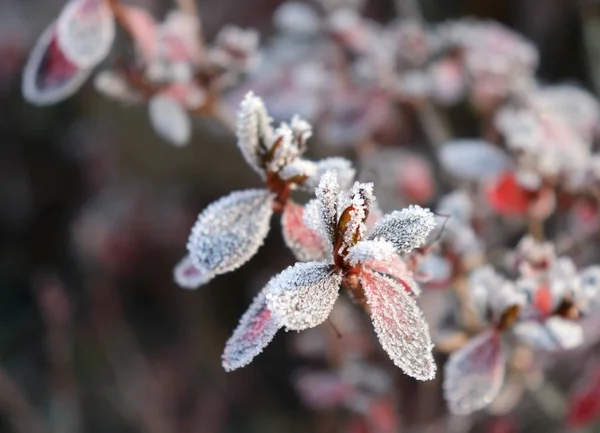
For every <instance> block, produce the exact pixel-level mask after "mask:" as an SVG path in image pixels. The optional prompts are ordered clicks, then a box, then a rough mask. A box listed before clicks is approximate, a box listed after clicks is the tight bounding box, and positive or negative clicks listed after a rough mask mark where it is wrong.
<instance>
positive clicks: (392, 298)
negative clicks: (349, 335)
mask: <svg viewBox="0 0 600 433" xmlns="http://www.w3.org/2000/svg"><path fill="white" fill-rule="evenodd" d="M360 281H361V284H362V287H363V290H364V292H365V295H366V298H367V302H368V304H369V308H370V311H371V319H372V320H373V325H374V326H375V331H376V332H377V336H378V338H379V341H380V343H381V345H382V347H383V348H384V350H385V351H386V352H387V354H388V355H389V357H390V358H391V360H392V361H393V362H394V364H396V365H397V366H398V367H400V368H401V369H402V371H404V373H406V374H408V375H409V376H412V377H414V378H415V379H419V380H429V379H433V377H434V376H435V371H436V365H435V361H434V359H433V354H432V349H433V344H432V343H431V337H430V336H429V327H428V326H427V323H426V322H425V318H424V317H423V313H422V312H421V310H420V309H419V307H418V306H417V303H416V302H415V301H414V299H412V298H411V297H410V295H409V293H408V292H407V291H406V290H405V289H404V288H403V287H401V286H400V285H399V284H398V283H397V282H396V281H394V280H392V279H391V278H388V277H386V276H383V275H381V274H378V273H376V272H373V271H369V270H363V272H362V273H361V274H360Z"/></svg>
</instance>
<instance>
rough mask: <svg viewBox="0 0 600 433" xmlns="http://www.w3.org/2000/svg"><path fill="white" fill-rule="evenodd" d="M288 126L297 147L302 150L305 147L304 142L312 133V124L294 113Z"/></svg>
mask: <svg viewBox="0 0 600 433" xmlns="http://www.w3.org/2000/svg"><path fill="white" fill-rule="evenodd" d="M290 128H291V129H292V133H293V135H294V142H295V143H296V145H297V146H298V149H300V151H304V150H305V149H306V142H307V141H308V139H309V138H310V137H312V135H313V129H312V125H311V124H310V123H308V122H307V121H306V120H304V119H303V118H302V117H300V116H299V115H298V114H295V115H294V117H292V121H291V122H290Z"/></svg>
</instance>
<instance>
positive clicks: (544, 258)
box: [516, 235, 556, 275]
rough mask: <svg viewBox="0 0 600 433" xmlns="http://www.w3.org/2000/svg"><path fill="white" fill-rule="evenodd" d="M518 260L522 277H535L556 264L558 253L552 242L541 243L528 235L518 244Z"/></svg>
mask: <svg viewBox="0 0 600 433" xmlns="http://www.w3.org/2000/svg"><path fill="white" fill-rule="evenodd" d="M516 260H517V265H518V268H519V271H520V272H521V274H522V275H535V274H537V273H540V272H545V271H546V270H547V267H548V266H550V265H552V264H553V263H554V261H555V260H556V251H555V249H554V245H553V244H552V243H551V242H539V241H538V240H536V239H535V238H534V237H533V236H529V235H528V236H525V237H523V239H521V240H520V241H519V243H518V244H517V251H516Z"/></svg>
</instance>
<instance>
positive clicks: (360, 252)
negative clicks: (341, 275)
mask: <svg viewBox="0 0 600 433" xmlns="http://www.w3.org/2000/svg"><path fill="white" fill-rule="evenodd" d="M395 255H396V250H395V248H394V245H393V244H392V243H391V242H389V241H386V240H384V239H375V240H369V241H362V242H358V243H357V244H356V245H354V246H352V247H350V249H349V250H348V254H347V255H346V260H347V261H348V263H350V265H352V266H355V265H357V264H358V263H366V262H369V261H371V260H376V261H387V260H391V259H392V258H393V257H394V256H395Z"/></svg>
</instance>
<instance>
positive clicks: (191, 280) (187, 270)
mask: <svg viewBox="0 0 600 433" xmlns="http://www.w3.org/2000/svg"><path fill="white" fill-rule="evenodd" d="M173 277H174V278H175V282H176V283H177V284H178V285H179V286H180V287H183V288H184V289H197V288H198V287H200V286H202V285H204V284H206V283H208V282H209V281H210V280H211V279H212V278H213V277H214V274H213V273H212V272H208V271H206V270H202V269H200V268H197V267H196V266H195V265H194V262H193V261H192V258H191V257H190V256H189V255H187V256H185V257H184V258H183V259H181V261H180V262H179V263H177V265H176V266H175V269H174V270H173Z"/></svg>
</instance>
